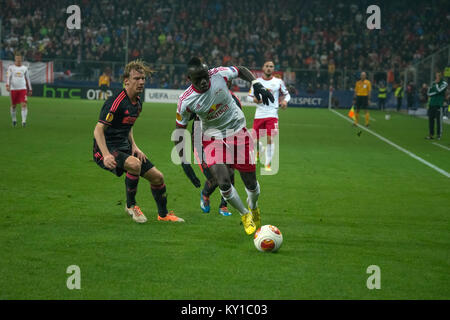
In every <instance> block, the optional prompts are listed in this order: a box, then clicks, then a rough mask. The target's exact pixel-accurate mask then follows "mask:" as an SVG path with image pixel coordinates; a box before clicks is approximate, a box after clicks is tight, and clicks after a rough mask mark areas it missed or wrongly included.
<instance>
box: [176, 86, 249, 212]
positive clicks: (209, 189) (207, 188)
mask: <svg viewBox="0 0 450 320" xmlns="http://www.w3.org/2000/svg"><path fill="white" fill-rule="evenodd" d="M231 83H232V81H231V80H228V82H227V86H228V89H229V90H230V93H231V96H232V97H233V99H234V101H235V102H236V104H237V106H238V107H239V108H240V109H241V110H242V105H241V101H240V100H239V98H238V97H237V96H236V95H235V94H234V93H233V92H232V91H231ZM191 119H193V120H194V121H193V122H192V128H191V138H192V145H193V146H194V155H195V157H196V159H197V162H198V163H199V167H200V170H201V171H202V173H203V174H204V176H205V177H206V181H205V185H204V187H203V189H202V191H201V192H200V209H201V210H202V211H203V212H204V213H209V212H210V210H211V206H210V202H209V198H210V196H211V195H212V194H213V193H214V191H215V190H216V189H217V187H218V186H219V185H218V184H217V181H216V179H214V177H213V175H212V174H211V171H210V170H209V168H208V165H207V163H206V161H205V157H204V153H203V148H201V149H200V150H197V149H196V146H195V144H194V135H195V127H196V126H195V124H196V123H197V124H200V126H199V129H200V130H201V122H200V118H199V117H198V116H197V115H196V114H195V113H192V115H191ZM196 121H198V122H196ZM181 166H182V167H183V170H184V172H185V173H186V175H187V176H188V178H189V179H190V180H191V182H192V183H193V184H194V186H195V187H196V188H199V187H200V180H199V179H198V178H197V176H196V175H195V173H193V172H191V171H190V165H189V164H184V163H182V164H181ZM190 174H191V175H192V174H193V176H192V178H191V177H189V175H190ZM230 179H231V184H232V185H234V170H233V169H231V168H230ZM219 214H221V215H223V216H226V217H227V216H231V214H232V213H231V212H230V211H229V210H228V206H227V201H226V200H225V199H224V198H223V197H222V196H221V197H220V204H219Z"/></svg>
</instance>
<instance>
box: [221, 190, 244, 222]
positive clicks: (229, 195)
mask: <svg viewBox="0 0 450 320" xmlns="http://www.w3.org/2000/svg"><path fill="white" fill-rule="evenodd" d="M219 190H220V189H219ZM220 194H221V195H222V197H223V198H224V199H225V200H226V201H227V202H228V203H229V204H231V205H232V206H233V208H235V209H237V210H238V211H239V213H240V214H241V216H242V215H244V214H247V213H248V209H247V208H246V207H245V206H244V204H243V203H242V200H241V198H240V197H239V194H238V193H237V191H236V189H235V188H234V186H233V185H231V188H230V189H228V190H226V191H222V190H220Z"/></svg>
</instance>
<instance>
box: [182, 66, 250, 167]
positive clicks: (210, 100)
mask: <svg viewBox="0 0 450 320" xmlns="http://www.w3.org/2000/svg"><path fill="white" fill-rule="evenodd" d="M208 73H209V89H208V90H207V91H205V92H199V91H197V90H196V89H195V88H194V86H192V85H191V86H190V87H189V88H188V89H186V90H185V91H184V93H183V94H181V95H180V97H179V100H178V106H177V118H176V123H177V126H178V127H182V128H185V127H186V126H187V124H188V122H189V119H190V118H191V113H195V114H196V115H197V116H198V117H199V119H200V120H201V123H202V134H203V139H202V144H203V149H204V154H205V157H206V159H205V161H206V163H207V165H208V167H210V166H212V165H214V164H216V163H226V164H229V165H230V166H231V167H233V168H235V169H237V170H239V171H255V164H254V157H253V141H252V139H251V136H250V133H249V132H248V131H247V129H246V128H245V125H246V120H245V116H244V113H243V112H242V110H241V109H240V108H239V106H238V105H237V103H236V101H235V100H234V99H233V97H232V95H231V93H230V91H229V89H228V87H227V81H228V80H231V79H234V78H236V77H237V76H238V74H239V71H238V70H237V68H236V67H218V68H214V69H210V70H209V71H208Z"/></svg>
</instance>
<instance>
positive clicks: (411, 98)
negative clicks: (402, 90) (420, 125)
mask: <svg viewBox="0 0 450 320" xmlns="http://www.w3.org/2000/svg"><path fill="white" fill-rule="evenodd" d="M415 98H416V88H415V87H414V84H413V83H412V81H410V82H409V83H408V86H407V87H406V108H407V110H409V109H414V102H415Z"/></svg>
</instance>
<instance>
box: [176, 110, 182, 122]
mask: <svg viewBox="0 0 450 320" xmlns="http://www.w3.org/2000/svg"><path fill="white" fill-rule="evenodd" d="M182 119H183V118H182V117H181V114H179V113H178V112H177V120H178V121H181V120H182Z"/></svg>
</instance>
